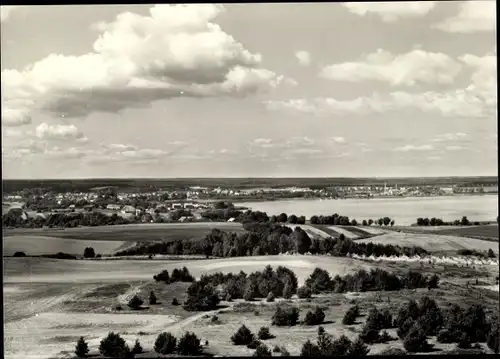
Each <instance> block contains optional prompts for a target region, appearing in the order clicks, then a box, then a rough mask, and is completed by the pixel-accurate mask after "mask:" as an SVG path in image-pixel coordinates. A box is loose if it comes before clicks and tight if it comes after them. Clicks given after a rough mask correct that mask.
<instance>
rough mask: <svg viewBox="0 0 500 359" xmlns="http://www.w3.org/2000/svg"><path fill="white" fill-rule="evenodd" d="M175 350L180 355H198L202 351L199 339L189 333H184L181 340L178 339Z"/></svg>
mask: <svg viewBox="0 0 500 359" xmlns="http://www.w3.org/2000/svg"><path fill="white" fill-rule="evenodd" d="M177 349H178V350H179V354H181V355H198V354H200V353H201V351H202V348H201V344H200V339H199V338H198V337H197V336H196V334H194V333H191V332H186V333H184V335H183V336H182V337H181V339H179V344H178V345H177Z"/></svg>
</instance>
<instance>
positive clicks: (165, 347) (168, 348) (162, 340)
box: [154, 332, 177, 354]
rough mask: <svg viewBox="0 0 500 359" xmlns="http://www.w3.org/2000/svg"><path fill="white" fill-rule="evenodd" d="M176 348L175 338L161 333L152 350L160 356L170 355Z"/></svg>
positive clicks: (169, 334)
mask: <svg viewBox="0 0 500 359" xmlns="http://www.w3.org/2000/svg"><path fill="white" fill-rule="evenodd" d="M176 346H177V338H176V337H174V336H173V335H172V334H171V333H165V332H163V333H161V334H160V335H158V337H157V338H156V340H155V344H154V350H155V352H157V353H160V354H171V353H173V352H174V351H175V348H176Z"/></svg>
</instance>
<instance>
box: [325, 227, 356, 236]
mask: <svg viewBox="0 0 500 359" xmlns="http://www.w3.org/2000/svg"><path fill="white" fill-rule="evenodd" d="M328 228H330V229H332V230H334V231H336V232H339V233H341V234H343V235H344V236H345V237H346V238H349V239H356V238H359V236H358V235H357V234H354V233H352V232H349V231H348V230H346V229H344V228H342V227H340V226H328Z"/></svg>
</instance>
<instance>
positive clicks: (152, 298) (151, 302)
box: [149, 291, 156, 304]
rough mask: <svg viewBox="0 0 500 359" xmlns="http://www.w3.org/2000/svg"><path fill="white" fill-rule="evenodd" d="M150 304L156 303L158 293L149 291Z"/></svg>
mask: <svg viewBox="0 0 500 359" xmlns="http://www.w3.org/2000/svg"><path fill="white" fill-rule="evenodd" d="M149 304H156V295H155V292H153V291H151V293H149Z"/></svg>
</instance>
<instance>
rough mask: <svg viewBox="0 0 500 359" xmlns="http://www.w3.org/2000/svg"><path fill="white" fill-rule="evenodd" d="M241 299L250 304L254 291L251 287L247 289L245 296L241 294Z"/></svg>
mask: <svg viewBox="0 0 500 359" xmlns="http://www.w3.org/2000/svg"><path fill="white" fill-rule="evenodd" d="M243 299H245V300H246V301H247V302H251V301H253V300H254V289H253V288H251V287H248V288H247V289H246V290H245V294H243Z"/></svg>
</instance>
